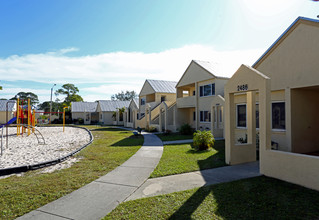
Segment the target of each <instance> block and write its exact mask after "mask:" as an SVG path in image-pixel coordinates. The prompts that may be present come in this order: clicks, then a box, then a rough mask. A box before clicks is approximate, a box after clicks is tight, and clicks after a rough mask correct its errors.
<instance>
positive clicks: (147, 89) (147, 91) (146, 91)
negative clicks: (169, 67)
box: [139, 81, 155, 97]
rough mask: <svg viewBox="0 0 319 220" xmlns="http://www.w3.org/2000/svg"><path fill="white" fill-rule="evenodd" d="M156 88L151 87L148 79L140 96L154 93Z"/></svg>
mask: <svg viewBox="0 0 319 220" xmlns="http://www.w3.org/2000/svg"><path fill="white" fill-rule="evenodd" d="M154 92H155V91H154V89H153V88H152V87H151V85H150V84H149V82H148V81H145V83H144V85H143V87H142V89H141V92H140V94H139V96H140V97H141V96H145V95H149V94H152V93H154Z"/></svg>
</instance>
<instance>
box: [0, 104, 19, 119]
mask: <svg viewBox="0 0 319 220" xmlns="http://www.w3.org/2000/svg"><path fill="white" fill-rule="evenodd" d="M7 103H8V105H7ZM7 106H8V109H7ZM7 110H8V112H7ZM16 110H17V104H16V101H15V100H10V101H9V102H8V100H0V124H5V123H7V121H9V120H10V119H11V118H13V117H15V112H16Z"/></svg>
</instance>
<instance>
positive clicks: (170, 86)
mask: <svg viewBox="0 0 319 220" xmlns="http://www.w3.org/2000/svg"><path fill="white" fill-rule="evenodd" d="M146 81H148V82H149V84H150V85H151V87H152V88H153V89H154V91H155V92H162V93H176V89H175V86H176V83H177V82H175V81H165V80H152V79H147V80H146Z"/></svg>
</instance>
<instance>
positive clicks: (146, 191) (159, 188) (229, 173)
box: [126, 162, 261, 201]
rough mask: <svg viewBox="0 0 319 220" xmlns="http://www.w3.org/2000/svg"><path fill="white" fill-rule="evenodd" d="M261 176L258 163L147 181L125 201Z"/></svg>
mask: <svg viewBox="0 0 319 220" xmlns="http://www.w3.org/2000/svg"><path fill="white" fill-rule="evenodd" d="M255 176H261V174H260V173H259V162H252V163H246V164H240V165H233V166H225V167H220V168H214V169H207V170H201V171H196V172H190V173H183V174H177V175H172V176H165V177H159V178H153V179H148V180H147V181H146V182H145V183H144V184H143V185H142V186H141V187H140V188H139V189H138V190H136V191H135V192H134V193H133V194H132V195H131V196H130V197H128V198H127V199H126V201H129V200H134V199H139V198H144V197H151V196H157V195H163V194H168V193H173V192H178V191H183V190H187V189H193V188H195V187H202V186H208V185H213V184H217V183H226V182H231V181H235V180H240V179H246V178H251V177H255Z"/></svg>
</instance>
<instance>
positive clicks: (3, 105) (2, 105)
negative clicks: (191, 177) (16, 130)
mask: <svg viewBox="0 0 319 220" xmlns="http://www.w3.org/2000/svg"><path fill="white" fill-rule="evenodd" d="M8 101H9V100H0V111H1V112H5V111H7V102H8ZM15 107H16V100H10V102H9V103H8V111H15Z"/></svg>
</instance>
